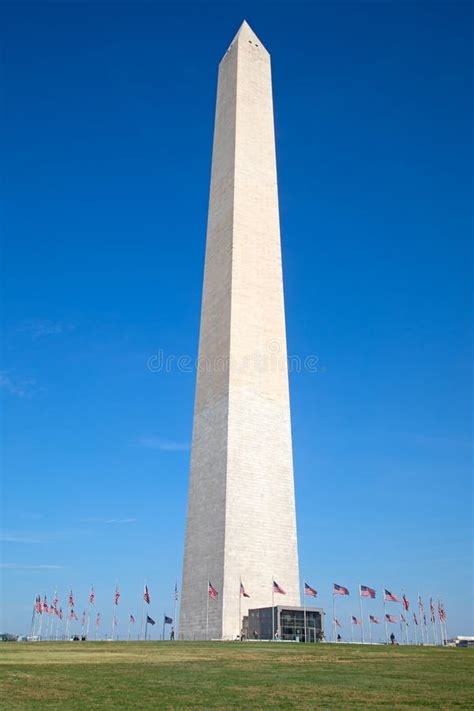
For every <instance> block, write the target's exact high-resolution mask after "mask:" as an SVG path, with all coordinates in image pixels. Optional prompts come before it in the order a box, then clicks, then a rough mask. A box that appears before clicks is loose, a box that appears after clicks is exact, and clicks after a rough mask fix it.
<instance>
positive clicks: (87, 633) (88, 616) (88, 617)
mask: <svg viewBox="0 0 474 711" xmlns="http://www.w3.org/2000/svg"><path fill="white" fill-rule="evenodd" d="M92 590H93V586H91V592H90V593H89V614H88V615H87V628H86V639H88V638H89V627H90V622H91V612H92V602H91V594H92Z"/></svg>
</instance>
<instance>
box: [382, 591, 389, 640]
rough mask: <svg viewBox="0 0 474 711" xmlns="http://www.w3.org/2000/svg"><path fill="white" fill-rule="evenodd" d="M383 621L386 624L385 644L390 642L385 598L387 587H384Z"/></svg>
mask: <svg viewBox="0 0 474 711" xmlns="http://www.w3.org/2000/svg"><path fill="white" fill-rule="evenodd" d="M383 621H384V625H385V644H388V629H387V601H386V599H385V588H383Z"/></svg>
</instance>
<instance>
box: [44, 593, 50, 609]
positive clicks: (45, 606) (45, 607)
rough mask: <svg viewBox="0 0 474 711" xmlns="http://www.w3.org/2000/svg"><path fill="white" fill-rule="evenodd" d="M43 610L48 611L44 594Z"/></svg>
mask: <svg viewBox="0 0 474 711" xmlns="http://www.w3.org/2000/svg"><path fill="white" fill-rule="evenodd" d="M43 612H49V605H48V599H47V597H46V595H45V596H44V600H43Z"/></svg>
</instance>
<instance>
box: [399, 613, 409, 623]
mask: <svg viewBox="0 0 474 711" xmlns="http://www.w3.org/2000/svg"><path fill="white" fill-rule="evenodd" d="M400 620H401V621H402V622H403V623H404V624H406V625H407V624H408V622H407V621H406V619H405V615H404V614H403V613H400Z"/></svg>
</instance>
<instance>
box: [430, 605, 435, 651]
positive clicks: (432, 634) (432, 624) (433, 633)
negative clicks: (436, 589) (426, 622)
mask: <svg viewBox="0 0 474 711" xmlns="http://www.w3.org/2000/svg"><path fill="white" fill-rule="evenodd" d="M432 606H433V599H432V597H431V593H430V620H431V638H432V640H433V646H435V645H436V641H435V628H434V623H433V612H432V609H431V608H432Z"/></svg>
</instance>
